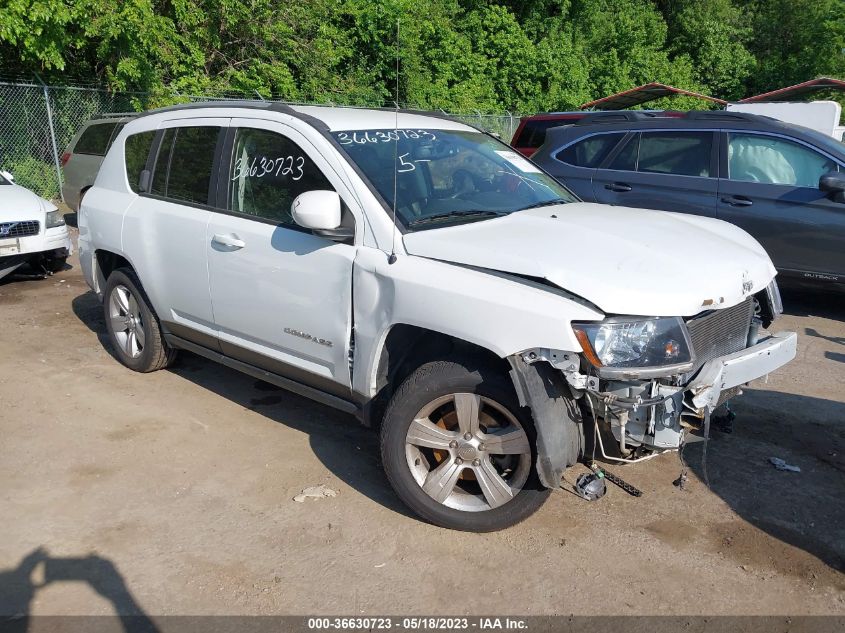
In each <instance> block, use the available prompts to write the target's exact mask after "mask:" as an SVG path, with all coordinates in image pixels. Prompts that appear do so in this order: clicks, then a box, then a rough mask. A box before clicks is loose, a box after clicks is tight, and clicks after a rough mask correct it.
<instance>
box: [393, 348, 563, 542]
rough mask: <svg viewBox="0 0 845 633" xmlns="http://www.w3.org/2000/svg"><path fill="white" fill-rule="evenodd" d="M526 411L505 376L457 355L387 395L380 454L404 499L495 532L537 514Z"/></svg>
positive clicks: (459, 526)
mask: <svg viewBox="0 0 845 633" xmlns="http://www.w3.org/2000/svg"><path fill="white" fill-rule="evenodd" d="M535 439H536V436H535V433H534V426H533V422H532V419H531V415H530V413H529V411H528V410H527V409H524V408H521V407H519V404H518V402H517V399H516V394H515V392H514V388H513V384H512V383H511V381H510V379H509V378H508V376H507V374H506V373H504V372H503V371H501V370H496V369H492V368H490V367H488V366H486V365H484V364H483V363H479V362H478V361H475V360H473V359H470V358H463V357H455V358H452V359H448V360H441V361H434V362H429V363H426V364H424V365H422V366H421V367H419V368H417V369H416V370H415V371H414V372H413V373H412V374H411V375H410V376H409V377H408V378H407V379H406V380H405V381H404V382H403V383H402V385H401V386H400V387H399V389H398V390H397V391H396V393H395V394H394V396H393V398H392V399H391V401H390V403H389V405H388V407H387V411H386V412H385V416H384V420H383V422H382V426H381V456H382V463H383V465H384V470H385V473H386V474H387V478H388V480H389V481H390V484H391V486H392V487H393V489H394V490H395V491H396V494H397V495H398V496H399V498H400V499H402V501H403V502H405V504H406V505H407V506H408V507H409V508H410V509H411V510H413V511H414V512H415V513H417V514H418V515H419V516H421V517H422V518H424V519H425V520H427V521H429V522H431V523H433V524H435V525H439V526H441V527H445V528H450V529H454V530H464V531H469V532H492V531H495V530H501V529H503V528H506V527H510V526H512V525H514V524H516V523H519V522H520V521H522V520H523V519H525V518H527V517H528V516H530V515H531V514H533V513H534V512H536V511H537V510H538V509H539V508H540V506H541V505H543V502H544V501H545V500H546V499H547V498H548V496H549V494H550V492H551V491H549V490H547V489H545V488H544V487H543V486H542V485H541V484H540V481H539V478H538V476H537V468H536V460H537V455H536V442H535Z"/></svg>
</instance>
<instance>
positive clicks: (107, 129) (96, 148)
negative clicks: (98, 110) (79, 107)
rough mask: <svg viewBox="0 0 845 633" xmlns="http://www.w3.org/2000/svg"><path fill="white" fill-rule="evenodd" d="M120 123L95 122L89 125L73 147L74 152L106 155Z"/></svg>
mask: <svg viewBox="0 0 845 633" xmlns="http://www.w3.org/2000/svg"><path fill="white" fill-rule="evenodd" d="M117 126H118V123H116V122H115V123H95V124H93V125H89V126H88V127H87V128H86V129H85V131H84V132H82V135H81V136H80V137H79V140H78V141H76V145H75V146H74V148H73V153H74V154H91V155H93V156H105V154H106V151H107V150H108V148H109V142H110V141H111V139H112V137H113V136H114V131H115V128H116V127H117Z"/></svg>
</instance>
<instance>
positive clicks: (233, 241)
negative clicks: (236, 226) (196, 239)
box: [211, 233, 246, 250]
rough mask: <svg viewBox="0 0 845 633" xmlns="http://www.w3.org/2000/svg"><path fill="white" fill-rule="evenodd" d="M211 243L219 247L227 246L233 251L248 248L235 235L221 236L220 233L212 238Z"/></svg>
mask: <svg viewBox="0 0 845 633" xmlns="http://www.w3.org/2000/svg"><path fill="white" fill-rule="evenodd" d="M211 241H212V243H214V244H217V245H218V246H225V247H226V248H231V249H232V250H238V249H241V248H243V247H244V246H246V242H244V241H243V240H242V239H240V238H239V237H238V236H237V235H234V234H232V235H221V234H220V233H217V234H215V235H214V237H212V238H211Z"/></svg>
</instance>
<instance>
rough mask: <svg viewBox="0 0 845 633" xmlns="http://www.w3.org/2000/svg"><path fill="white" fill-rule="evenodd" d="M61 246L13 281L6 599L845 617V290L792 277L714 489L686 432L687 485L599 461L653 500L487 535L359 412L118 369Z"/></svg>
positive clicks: (194, 362) (210, 378)
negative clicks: (770, 354) (448, 506)
mask: <svg viewBox="0 0 845 633" xmlns="http://www.w3.org/2000/svg"><path fill="white" fill-rule="evenodd" d="M70 263H71V264H72V268H69V269H68V270H65V271H63V272H61V273H58V274H56V275H55V276H52V277H48V278H43V279H41V278H34V277H33V278H27V277H24V276H16V277H12V278H9V279H5V280H3V281H2V282H0V315H2V321H0V322H2V328H0V350H2V353H0V437H2V459H0V515H2V516H3V521H2V527H0V614H3V615H8V614H14V613H32V614H36V615H38V614H108V613H113V612H114V611H115V610H118V611H121V612H123V613H146V614H149V615H165V614H340V613H343V614H349V615H356V614H368V615H374V614H408V613H450V614H455V615H458V614H467V615H470V614H477V615H485V614H573V613H574V614H651V615H654V614H843V613H845V575H843V571H845V503H843V501H845V298H843V296H841V295H840V296H837V295H830V294H827V295H824V294H811V293H790V292H785V304H786V308H787V312H788V314H787V315H786V316H784V317H783V318H782V319H781V320H780V321H779V322H778V323H777V328H778V329H790V330H795V331H797V332H798V333H799V340H800V342H799V345H800V348H799V353H798V358H797V359H796V360H795V361H794V362H793V363H791V364H790V365H788V366H787V367H786V368H785V369H784V370H782V371H780V372H778V373H777V374H775V375H772V376H771V377H770V379H769V381H768V382H767V383H766V382H762V381H759V382H758V383H755V384H753V385H752V386H751V387H750V388H749V389H747V391H746V394H745V395H744V396H743V397H742V398H739V399H737V400H735V401H734V409H735V411H736V413H737V416H738V417H737V420H736V422H735V428H734V432H733V433H731V434H725V433H721V432H714V437H713V439H712V442H711V443H710V445H709V448H708V451H707V461H706V469H707V474H708V476H709V483H710V486H709V488H708V486H707V485H706V484H705V482H704V478H703V468H702V466H703V465H702V460H701V457H702V451H701V448H700V445H692V446H689V447H688V448H687V450H686V453H685V456H686V457H687V460H688V461H689V463H690V466H691V473H690V480H689V484H688V486H687V489H686V490H679V489H678V488H675V487H673V485H672V481H673V480H674V479H675V478H676V477H677V476H678V474H679V472H680V464H679V461H678V458H677V456H676V455H674V454H670V455H664V456H661V457H659V458H657V459H655V460H651V461H648V462H645V463H642V464H636V465H631V466H624V467H619V466H610V468H611V470H612V471H613V472H615V473H616V474H619V475H622V476H623V477H625V479H626V480H628V481H629V482H631V483H632V484H634V485H636V486H637V487H639V488H640V489H642V490H643V493H644V494H643V496H642V497H641V498H634V497H631V496H629V495H627V494H626V493H625V492H623V491H622V490H621V489H619V488H616V487H613V486H611V487H610V488H609V490H608V494H607V495H606V496H605V497H604V498H602V499H600V500H598V501H596V502H593V503H589V502H586V501H583V500H581V499H579V498H578V497H576V496H575V495H574V494H572V493H571V492H569V491H567V490H565V489H561V490H559V491H556V492H555V493H554V494H553V495H552V497H551V498H550V500H549V501H548V503H547V504H546V505H545V506H544V507H543V508H542V509H541V510H540V511H539V512H538V513H537V514H536V515H535V516H533V517H531V518H530V519H529V520H527V521H526V522H524V523H522V524H520V525H518V526H517V527H515V528H512V529H509V530H505V531H502V532H498V533H493V534H482V535H477V534H466V533H459V532H451V531H447V530H443V529H440V528H436V527H433V526H430V525H427V524H425V523H423V522H421V521H420V520H418V519H417V518H415V517H413V516H411V515H410V514H409V513H408V512H407V510H406V509H405V508H404V507H403V506H402V504H401V503H400V502H399V501H398V499H397V498H396V497H395V496H394V494H393V492H392V491H391V489H390V488H389V486H388V484H387V482H386V479H385V478H384V476H383V475H382V472H381V469H380V466H379V463H378V457H377V438H376V435H375V433H373V432H372V431H369V430H367V429H364V428H362V427H360V426H359V425H358V423H357V421H356V420H355V419H353V418H352V417H350V416H347V415H345V414H342V413H339V412H337V411H335V410H333V409H329V408H326V407H324V406H322V405H319V404H315V403H313V402H311V401H309V400H305V399H303V398H300V397H298V396H295V395H292V394H289V393H287V392H285V391H281V390H278V389H276V388H275V387H273V386H271V385H269V384H267V383H264V382H261V381H256V380H255V379H253V378H250V377H248V376H244V375H242V374H239V373H237V372H235V371H232V370H229V369H227V368H224V367H221V366H218V365H216V364H213V363H212V362H210V361H206V360H204V359H202V358H200V357H197V356H194V355H191V354H187V353H184V354H182V355H181V356H180V359H179V361H178V362H177V364H176V365H175V366H174V367H173V368H171V369H169V370H165V371H160V372H156V373H153V374H137V373H134V372H132V371H130V370H128V369H126V368H124V367H123V366H122V365H120V364H119V363H118V362H117V361H116V360H115V359H114V358H113V357H112V356H111V355H110V352H109V347H108V343H107V341H106V337H105V325H104V321H103V317H102V309H101V306H100V304H99V303H98V301H97V298H96V296H95V295H94V294H93V293H91V292H90V291H89V290H88V288H87V286H86V285H85V283H84V281H83V279H82V276H81V272H80V270H79V267H78V262H77V261H76V259H75V258H72V259H71V261H70ZM770 457H780V458H781V459H783V460H785V461H786V462H787V463H788V464H792V465H795V466H798V467H800V469H801V472H800V473H796V472H784V471H780V470H777V469H775V467H774V466H773V465H772V464H771V463H770V462H769V458H770ZM583 470H585V469H584V467H582V466H579V467H577V468H573V469H571V470H570V471H569V472H568V473H567V479H568V480H569V481H570V482H572V481H574V479H575V477H576V476H577V474H578V473H580V472H582V471H583ZM320 484H325V485H326V486H328V487H329V488H331V489H332V490H334V491H337V493H338V494H337V496H334V497H325V498H320V499H306V500H305V501H304V502H301V503H300V502H296V501H294V500H293V497H294V496H296V495H297V494H298V493H300V492H301V491H302V490H303V489H305V488H308V487H311V486H318V485H320Z"/></svg>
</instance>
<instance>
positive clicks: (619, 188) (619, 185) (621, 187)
mask: <svg viewBox="0 0 845 633" xmlns="http://www.w3.org/2000/svg"><path fill="white" fill-rule="evenodd" d="M604 188H605V189H610V191H616V192H618V193H625V192H626V191H631V185H626V184H625V183H624V182H612V183H610V184H607V185H605V186H604Z"/></svg>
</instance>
